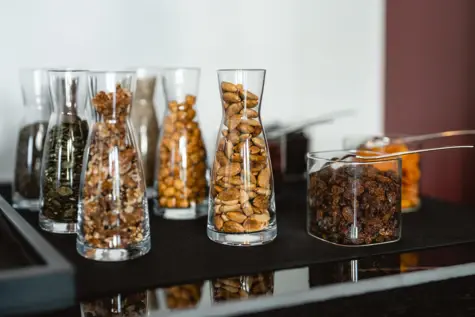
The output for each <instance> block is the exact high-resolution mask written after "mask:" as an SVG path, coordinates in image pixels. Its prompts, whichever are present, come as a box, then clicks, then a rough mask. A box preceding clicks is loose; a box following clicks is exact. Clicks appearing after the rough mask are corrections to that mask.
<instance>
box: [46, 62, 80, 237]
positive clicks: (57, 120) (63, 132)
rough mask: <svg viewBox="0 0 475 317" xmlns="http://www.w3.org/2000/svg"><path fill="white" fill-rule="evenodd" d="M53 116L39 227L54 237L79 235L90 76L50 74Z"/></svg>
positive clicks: (71, 72)
mask: <svg viewBox="0 0 475 317" xmlns="http://www.w3.org/2000/svg"><path fill="white" fill-rule="evenodd" d="M48 75H49V80H50V91H51V96H52V100H53V107H54V109H53V113H52V114H51V117H50V120H49V123H48V132H47V135H46V140H45V145H44V152H43V162H42V168H41V191H40V214H39V225H40V227H41V228H42V229H43V230H46V231H50V232H54V233H75V232H76V223H77V211H78V209H77V208H78V198H79V186H80V177H81V169H82V162H83V154H84V148H85V146H86V141H87V134H88V123H87V118H86V115H85V106H86V98H87V72H86V71H81V70H50V71H49V72H48Z"/></svg>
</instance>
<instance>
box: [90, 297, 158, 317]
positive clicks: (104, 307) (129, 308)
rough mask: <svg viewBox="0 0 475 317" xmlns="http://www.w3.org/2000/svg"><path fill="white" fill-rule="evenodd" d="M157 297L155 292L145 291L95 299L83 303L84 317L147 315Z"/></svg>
mask: <svg viewBox="0 0 475 317" xmlns="http://www.w3.org/2000/svg"><path fill="white" fill-rule="evenodd" d="M154 303H155V306H156V299H155V295H154V293H153V292H149V291H143V292H139V293H131V294H118V295H116V296H113V297H106V298H102V299H99V300H95V301H89V302H82V303H81V316H82V317H141V316H146V315H147V314H148V313H149V310H150V309H154V308H155V309H156V307H153V306H154V305H153V304H154Z"/></svg>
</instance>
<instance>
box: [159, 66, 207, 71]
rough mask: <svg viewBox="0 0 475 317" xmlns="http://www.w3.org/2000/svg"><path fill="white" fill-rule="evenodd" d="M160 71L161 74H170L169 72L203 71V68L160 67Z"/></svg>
mask: <svg viewBox="0 0 475 317" xmlns="http://www.w3.org/2000/svg"><path fill="white" fill-rule="evenodd" d="M158 69H159V71H161V72H168V71H175V72H176V71H179V70H181V71H199V72H200V71H201V67H197V66H189V67H188V66H178V67H171V66H168V67H159V68H158Z"/></svg>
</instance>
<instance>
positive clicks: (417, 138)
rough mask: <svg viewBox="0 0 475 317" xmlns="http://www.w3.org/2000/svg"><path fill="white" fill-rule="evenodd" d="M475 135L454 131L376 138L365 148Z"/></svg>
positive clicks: (469, 132)
mask: <svg viewBox="0 0 475 317" xmlns="http://www.w3.org/2000/svg"><path fill="white" fill-rule="evenodd" d="M469 134H475V130H454V131H444V132H436V133H428V134H420V135H411V136H405V137H400V138H395V139H391V138H389V137H387V136H376V137H374V138H372V139H371V140H368V141H366V142H365V143H364V147H365V148H367V149H372V148H375V147H384V146H387V145H389V144H391V143H411V142H417V141H426V140H431V139H437V138H444V137H449V136H458V135H469Z"/></svg>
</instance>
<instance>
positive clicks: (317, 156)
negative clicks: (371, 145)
mask: <svg viewBox="0 0 475 317" xmlns="http://www.w3.org/2000/svg"><path fill="white" fill-rule="evenodd" d="M357 151H360V152H365V153H374V154H375V155H378V154H380V155H383V154H387V153H382V152H377V151H371V150H357V149H341V150H328V151H313V152H307V154H306V158H307V159H313V160H319V161H325V162H330V163H331V162H335V161H333V160H332V159H329V158H325V157H322V156H320V154H325V153H327V154H328V153H347V154H350V153H356V152H357ZM388 162H397V163H398V164H402V158H401V157H400V156H396V157H393V158H381V159H377V158H375V159H368V160H365V161H364V162H347V161H339V162H338V163H342V164H352V165H367V164H377V163H388ZM335 163H336V162H335Z"/></svg>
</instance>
